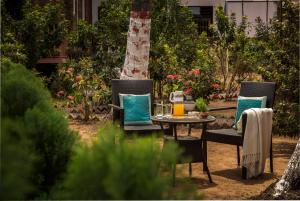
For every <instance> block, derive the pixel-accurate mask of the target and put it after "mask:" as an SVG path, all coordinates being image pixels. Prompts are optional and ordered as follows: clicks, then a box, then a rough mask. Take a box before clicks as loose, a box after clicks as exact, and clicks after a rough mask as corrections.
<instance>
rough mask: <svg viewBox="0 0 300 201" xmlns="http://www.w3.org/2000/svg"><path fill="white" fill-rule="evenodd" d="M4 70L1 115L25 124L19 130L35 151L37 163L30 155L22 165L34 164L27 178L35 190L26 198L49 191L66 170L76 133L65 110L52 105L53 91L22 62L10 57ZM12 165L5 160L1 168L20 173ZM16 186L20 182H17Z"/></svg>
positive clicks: (5, 63)
mask: <svg viewBox="0 0 300 201" xmlns="http://www.w3.org/2000/svg"><path fill="white" fill-rule="evenodd" d="M1 71H2V73H1V93H2V96H1V108H2V110H1V117H2V118H7V119H8V120H9V121H12V122H14V123H15V125H14V126H16V128H19V127H21V126H22V125H23V127H24V128H23V129H22V130H21V129H20V133H18V134H19V135H20V136H21V138H24V139H26V140H27V141H28V142H29V144H30V146H29V145H27V146H25V148H24V151H26V149H28V150H29V151H30V153H33V154H34V155H35V160H34V161H33V163H31V161H30V160H29V159H28V160H27V161H26V160H24V164H22V167H23V165H24V166H27V165H28V166H31V165H32V166H33V168H32V172H31V175H30V181H26V182H29V183H30V184H31V185H32V186H33V190H32V191H31V192H30V193H28V194H26V197H23V198H22V199H26V198H37V197H38V196H41V195H43V194H45V195H47V194H48V193H49V191H50V190H51V188H52V187H53V186H54V185H55V184H56V183H57V182H58V181H59V180H60V179H61V177H62V176H63V174H64V172H65V171H66V167H67V164H68V161H69V158H70V154H71V149H72V145H73V143H74V140H75V135H74V134H72V132H71V131H70V130H68V124H67V121H66V119H65V118H64V117H63V116H62V114H61V113H59V112H58V111H56V110H55V109H54V108H53V107H52V105H51V103H50V95H49V93H48V92H47V91H46V89H45V88H44V86H43V84H42V82H41V80H39V79H38V78H36V77H35V76H34V75H33V74H32V73H30V72H29V71H28V70H26V69H25V68H24V67H23V66H22V65H17V64H13V63H11V62H9V61H3V62H2V66H1ZM9 125H11V124H9ZM2 126H7V125H6V124H5V125H3V124H1V129H2ZM4 128H5V127H4ZM4 135H9V132H6V131H5V133H4ZM11 135H14V134H13V133H12V134H11ZM10 137H13V136H10ZM10 143H12V144H11V146H12V147H13V146H16V145H17V144H13V143H18V141H17V140H16V141H10ZM7 146H10V144H8V145H7ZM24 153H25V152H24ZM28 157H29V155H28ZM9 165H10V164H9V163H8V164H3V166H2V167H1V168H2V169H8V170H9V171H12V172H10V174H16V175H18V171H19V170H17V169H16V168H15V169H14V168H10V166H9ZM19 168H21V167H19ZM13 171H16V172H13ZM24 177H26V175H24ZM17 181H18V180H16V181H15V182H17ZM24 182H25V181H24ZM15 186H18V185H17V183H16V184H15ZM10 187H12V186H10ZM14 189H15V187H14ZM9 190H12V189H9ZM15 190H16V191H18V189H15ZM21 190H22V189H21ZM14 199H17V197H16V198H14Z"/></svg>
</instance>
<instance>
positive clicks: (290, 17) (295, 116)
mask: <svg viewBox="0 0 300 201" xmlns="http://www.w3.org/2000/svg"><path fill="white" fill-rule="evenodd" d="M263 27H266V26H264V25H262V24H260V26H259V28H260V29H259V32H258V33H260V35H258V38H257V39H258V40H257V47H258V50H259V52H258V55H257V63H258V64H259V66H260V68H259V72H260V73H261V74H262V75H263V78H264V79H265V80H267V81H273V82H276V85H277V91H276V99H275V100H276V102H275V108H274V109H275V115H274V117H275V119H274V124H275V132H276V133H279V134H289V135H294V136H296V135H298V133H299V129H300V126H299V118H300V113H299V36H300V34H299V3H298V2H295V1H291V0H284V1H283V2H282V9H281V12H280V15H278V16H277V17H276V18H275V19H274V20H273V21H272V23H271V25H270V26H269V28H268V29H266V28H265V29H262V28H263ZM262 30H265V31H262ZM262 33H263V34H264V37H263V38H262V37H260V36H261V35H262Z"/></svg>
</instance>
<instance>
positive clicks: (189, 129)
mask: <svg viewBox="0 0 300 201" xmlns="http://www.w3.org/2000/svg"><path fill="white" fill-rule="evenodd" d="M187 126H188V135H189V136H190V135H191V133H192V125H191V124H188V125H187Z"/></svg>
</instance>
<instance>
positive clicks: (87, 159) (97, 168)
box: [54, 125, 187, 200]
mask: <svg viewBox="0 0 300 201" xmlns="http://www.w3.org/2000/svg"><path fill="white" fill-rule="evenodd" d="M98 135H99V138H98V140H97V141H96V142H95V143H94V144H93V145H92V146H90V147H83V146H81V147H77V149H76V154H75V156H74V158H73V160H72V163H71V165H70V167H69V171H68V174H67V176H66V180H65V182H64V188H63V189H62V190H61V191H60V192H59V193H58V194H57V195H56V196H54V197H56V198H55V199H62V198H63V199H84V200H86V199H88V200H90V199H91V200H92V199H96V200H103V199H118V200H123V199H130V200H135V199H167V198H171V197H170V196H171V194H170V190H171V180H170V178H171V177H170V176H171V174H170V170H171V168H170V166H171V164H173V163H174V162H175V161H176V158H177V154H176V153H178V151H177V149H176V147H175V145H174V144H169V145H168V147H166V148H165V149H163V151H161V149H160V146H159V144H158V143H155V138H154V137H152V138H151V137H150V138H133V139H130V140H125V139H124V134H123V133H121V131H120V130H119V129H117V128H116V127H111V126H109V125H106V126H105V127H103V128H102V129H101V130H100V131H99V133H98ZM179 194H180V195H183V193H181V191H178V195H179ZM174 197H176V195H174ZM185 198H187V197H185Z"/></svg>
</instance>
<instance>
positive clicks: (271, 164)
mask: <svg viewBox="0 0 300 201" xmlns="http://www.w3.org/2000/svg"><path fill="white" fill-rule="evenodd" d="M270 172H271V173H273V151H272V138H271V145H270Z"/></svg>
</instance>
